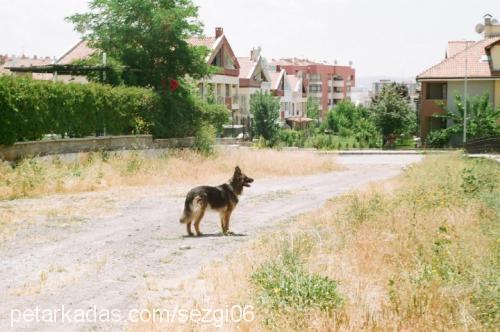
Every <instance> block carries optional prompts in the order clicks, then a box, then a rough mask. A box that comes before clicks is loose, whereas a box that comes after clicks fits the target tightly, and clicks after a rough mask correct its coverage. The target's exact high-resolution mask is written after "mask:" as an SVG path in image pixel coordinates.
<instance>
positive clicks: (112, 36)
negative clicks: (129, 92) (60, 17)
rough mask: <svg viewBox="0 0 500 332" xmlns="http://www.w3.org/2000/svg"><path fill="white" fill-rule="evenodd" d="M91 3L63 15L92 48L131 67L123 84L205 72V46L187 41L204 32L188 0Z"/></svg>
mask: <svg viewBox="0 0 500 332" xmlns="http://www.w3.org/2000/svg"><path fill="white" fill-rule="evenodd" d="M89 8H90V11H89V12H87V13H83V14H75V15H73V16H70V17H68V18H67V20H69V21H70V22H72V23H73V24H74V25H75V29H76V30H77V31H78V32H80V33H83V34H84V39H86V40H88V41H89V43H90V46H91V47H93V48H95V49H99V50H101V51H103V52H106V53H107V55H108V56H109V57H111V58H112V59H116V60H117V61H119V62H120V63H122V64H123V65H124V66H126V67H127V68H129V70H127V71H125V72H124V77H123V79H124V81H125V83H126V84H127V85H139V86H150V87H153V88H154V89H156V90H161V89H162V85H164V82H165V80H170V79H179V78H181V77H184V76H185V75H189V76H191V77H194V78H201V77H203V76H204V75H206V74H208V72H209V67H208V65H207V64H206V62H205V57H206V55H207V54H208V53H207V52H208V50H207V49H206V48H204V47H194V46H191V45H189V43H188V42H187V40H188V39H189V37H191V36H193V35H196V34H200V33H201V32H202V24H201V23H200V22H199V21H198V20H197V16H198V8H197V7H196V6H195V5H194V4H193V3H192V1H191V0H171V1H163V0H149V1H142V0H91V1H90V2H89Z"/></svg>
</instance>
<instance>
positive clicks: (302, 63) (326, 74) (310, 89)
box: [272, 58, 356, 115]
mask: <svg viewBox="0 0 500 332" xmlns="http://www.w3.org/2000/svg"><path fill="white" fill-rule="evenodd" d="M272 64H273V65H275V66H277V67H278V69H279V68H283V69H284V70H285V71H286V73H287V74H288V75H298V76H300V77H302V79H303V84H304V86H305V87H306V94H307V97H311V98H312V99H313V100H314V101H316V102H317V103H318V104H319V105H320V106H321V110H322V115H324V114H326V112H327V111H328V110H329V109H331V108H332V107H333V106H335V105H336V104H337V103H339V102H340V101H342V100H350V94H351V88H352V87H354V86H355V81H356V78H355V76H356V71H355V70H354V68H352V67H351V66H350V65H349V66H338V65H336V64H334V65H332V64H328V63H321V62H315V61H311V60H308V59H298V58H288V59H280V60H274V61H273V62H272Z"/></svg>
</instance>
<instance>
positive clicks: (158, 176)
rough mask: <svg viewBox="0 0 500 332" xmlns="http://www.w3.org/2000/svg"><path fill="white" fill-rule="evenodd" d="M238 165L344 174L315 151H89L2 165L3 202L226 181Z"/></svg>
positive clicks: (263, 173)
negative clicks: (27, 198)
mask: <svg viewBox="0 0 500 332" xmlns="http://www.w3.org/2000/svg"><path fill="white" fill-rule="evenodd" d="M292 163H293V166H292ZM236 165H239V166H240V167H241V168H242V169H243V171H244V172H247V173H249V174H252V175H253V176H255V177H258V178H263V177H276V176H297V175H308V174H314V173H318V172H331V171H334V170H339V169H340V168H339V166H338V165H337V164H335V162H334V158H333V157H331V156H321V155H318V154H315V153H313V152H285V151H282V152H278V151H274V150H253V149H230V148H228V149H220V150H219V151H217V152H216V154H215V155H214V156H204V155H202V154H199V153H196V152H194V151H192V150H180V151H178V150H164V151H161V150H160V151H158V150H151V151H126V152H107V151H102V152H90V153H80V154H76V155H72V156H69V157H59V156H49V157H43V158H30V159H23V160H21V161H19V162H18V163H16V164H14V165H10V164H8V163H6V162H4V163H1V162H0V200H2V199H16V198H21V197H40V196H43V195H48V194H55V193H78V192H88V191H102V190H107V189H110V188H115V187H120V186H141V187H144V186H150V185H159V184H163V185H166V184H170V185H172V184H178V183H188V184H189V183H192V184H196V183H208V182H211V183H213V182H214V181H215V183H217V182H225V181H226V180H227V179H228V178H229V177H230V175H231V174H232V171H233V169H234V167H235V166H236Z"/></svg>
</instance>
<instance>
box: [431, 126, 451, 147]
mask: <svg viewBox="0 0 500 332" xmlns="http://www.w3.org/2000/svg"><path fill="white" fill-rule="evenodd" d="M450 137H451V134H450V132H449V131H448V130H446V129H444V130H434V131H431V132H430V133H429V134H428V135H427V137H426V142H427V144H428V145H429V146H430V147H432V148H442V147H445V146H446V145H448V143H449V141H450Z"/></svg>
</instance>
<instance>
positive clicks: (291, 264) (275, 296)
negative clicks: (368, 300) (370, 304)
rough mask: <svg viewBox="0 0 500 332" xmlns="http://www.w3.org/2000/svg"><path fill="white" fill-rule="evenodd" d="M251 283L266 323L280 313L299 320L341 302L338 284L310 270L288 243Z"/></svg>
mask: <svg viewBox="0 0 500 332" xmlns="http://www.w3.org/2000/svg"><path fill="white" fill-rule="evenodd" d="M251 282H252V283H253V285H254V286H255V287H256V290H257V293H256V303H257V304H258V306H259V308H260V309H261V310H262V311H263V312H264V313H265V318H264V322H265V323H266V324H267V325H272V324H274V323H275V321H276V319H277V318H278V317H279V316H280V315H286V316H289V317H295V318H297V319H298V321H300V320H301V319H302V318H301V317H302V316H304V315H307V313H308V312H309V311H311V310H319V311H323V312H331V311H332V310H334V309H335V308H338V307H340V306H341V305H342V302H343V299H342V297H341V296H340V295H339V293H338V290H337V286H338V283H337V282H336V281H334V280H331V279H329V278H328V277H325V276H321V275H319V274H317V273H309V272H308V271H307V270H306V266H305V265H304V263H303V262H302V261H301V259H300V257H299V253H298V252H297V250H293V249H290V245H289V244H288V243H287V244H286V245H285V247H284V248H283V250H282V253H281V254H280V256H279V257H278V258H277V259H275V260H272V261H270V262H267V263H265V264H263V265H262V266H260V268H259V269H258V270H257V271H255V272H254V273H253V274H252V275H251Z"/></svg>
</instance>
